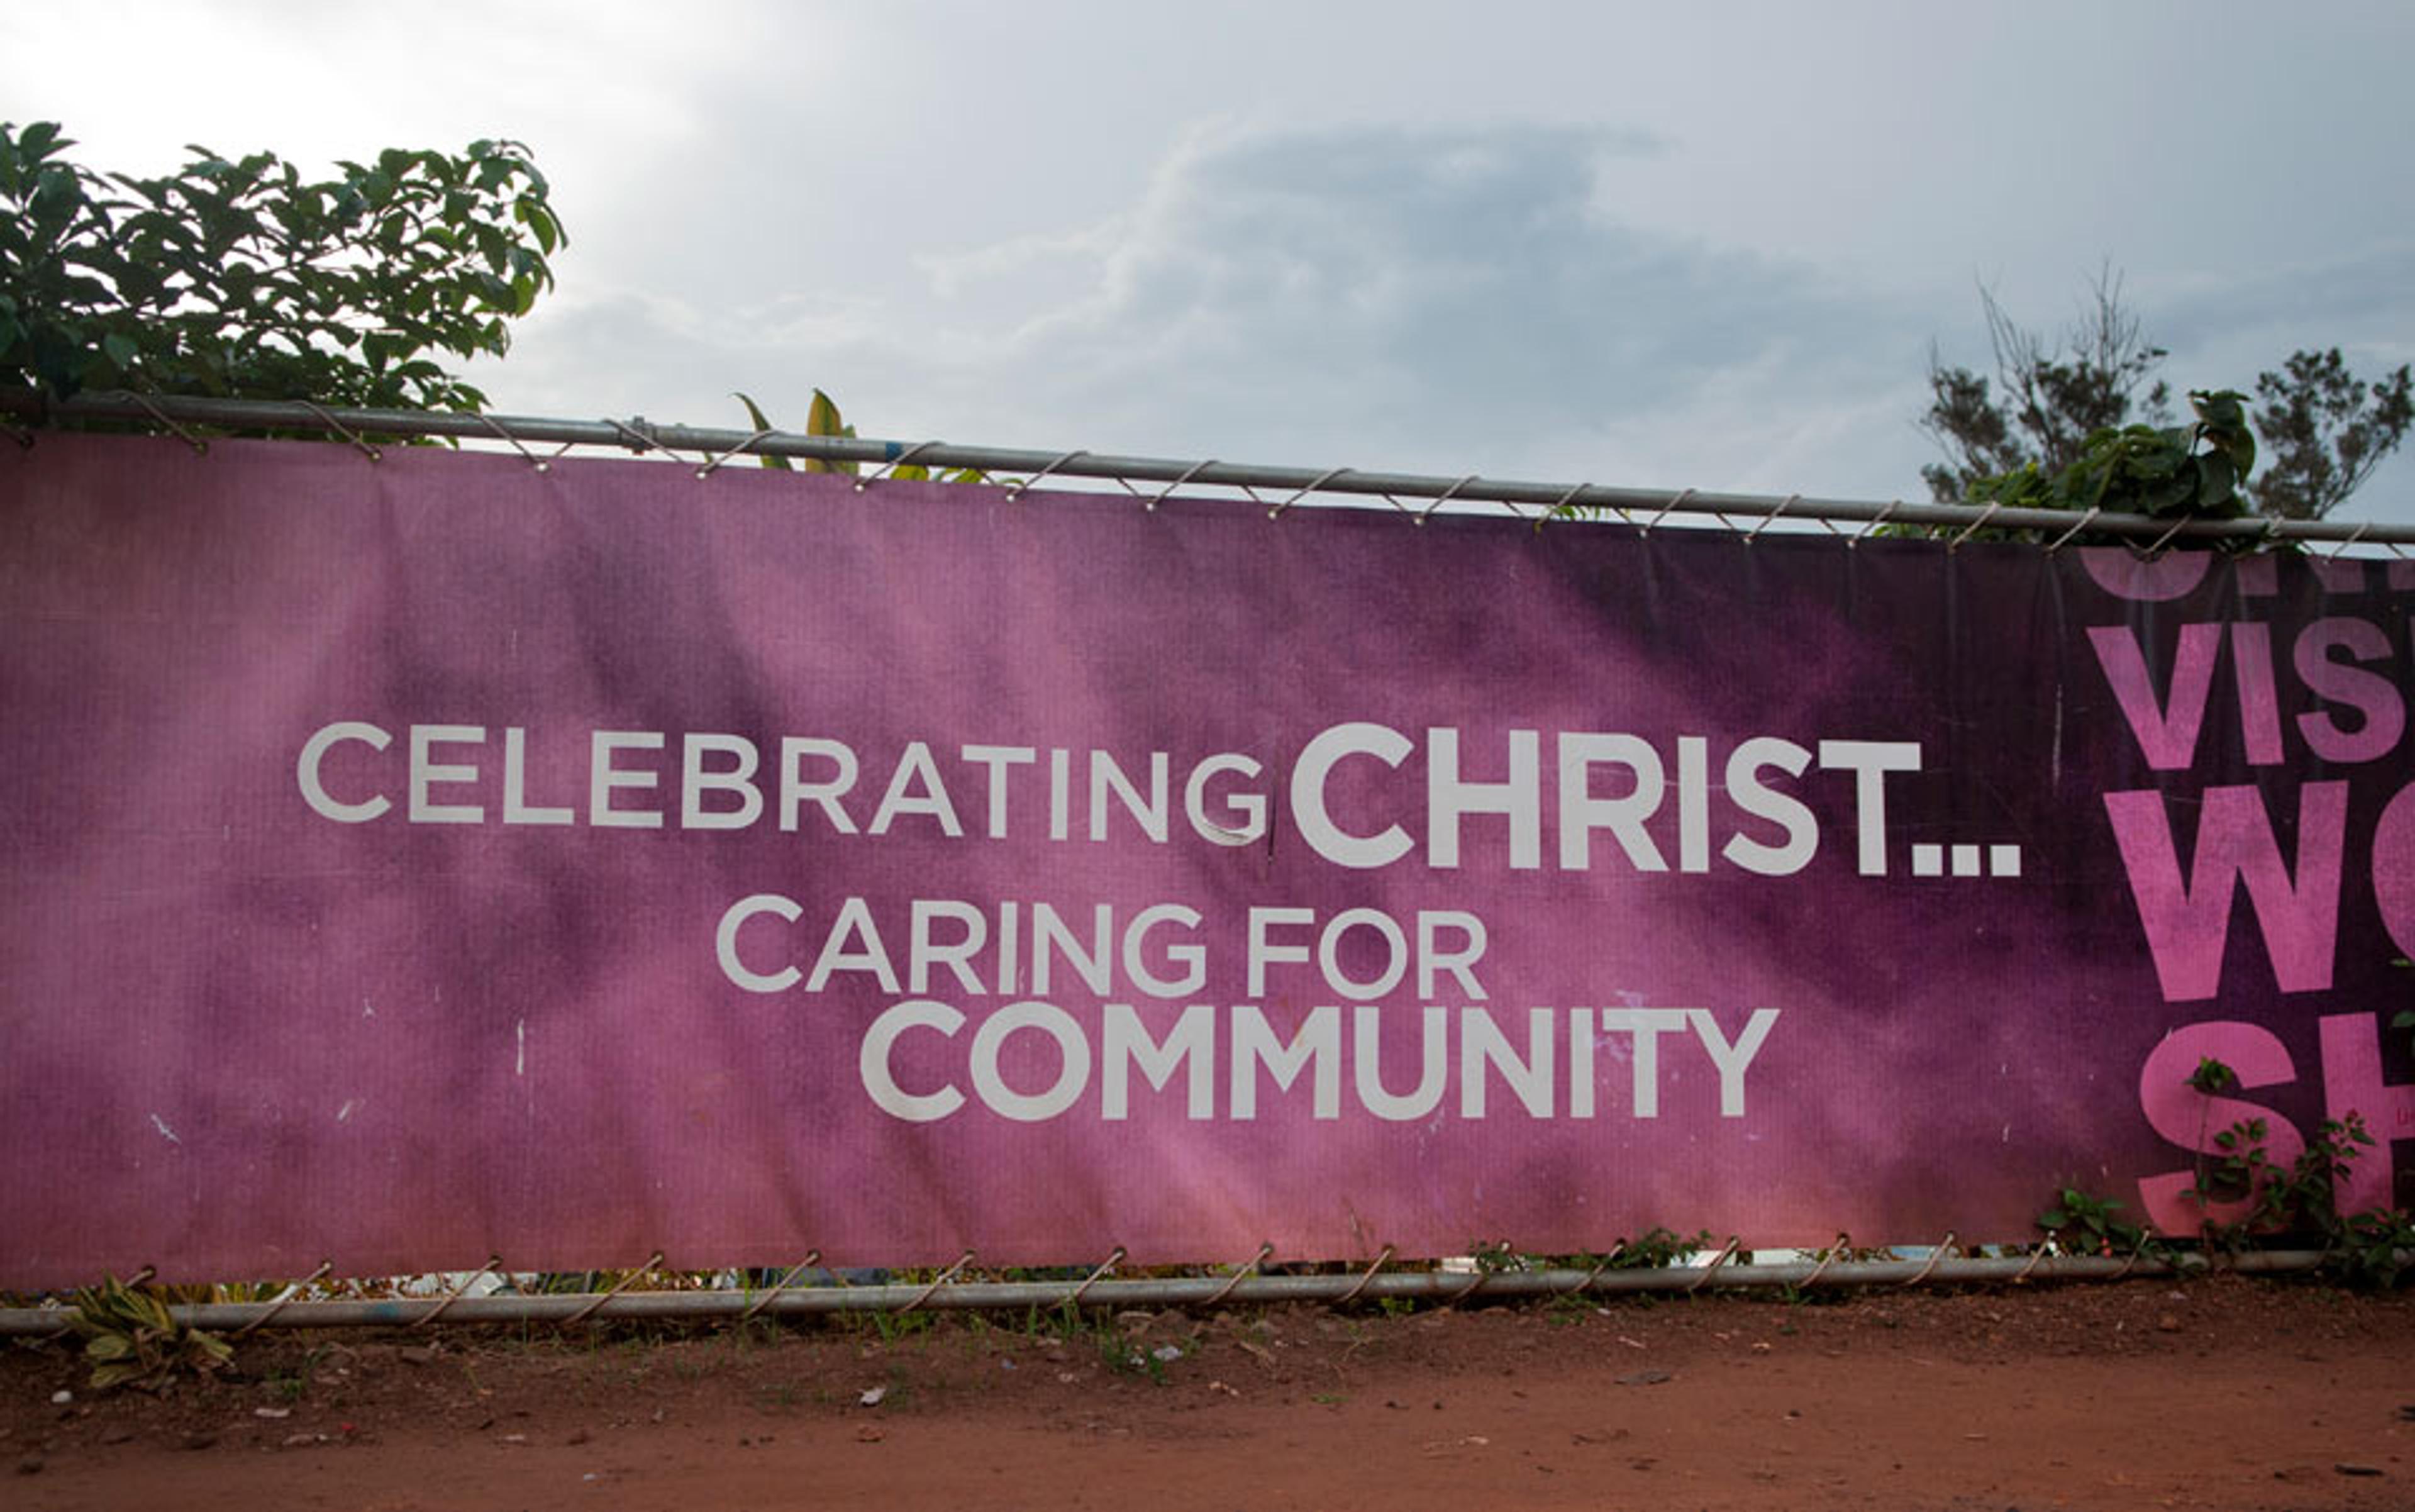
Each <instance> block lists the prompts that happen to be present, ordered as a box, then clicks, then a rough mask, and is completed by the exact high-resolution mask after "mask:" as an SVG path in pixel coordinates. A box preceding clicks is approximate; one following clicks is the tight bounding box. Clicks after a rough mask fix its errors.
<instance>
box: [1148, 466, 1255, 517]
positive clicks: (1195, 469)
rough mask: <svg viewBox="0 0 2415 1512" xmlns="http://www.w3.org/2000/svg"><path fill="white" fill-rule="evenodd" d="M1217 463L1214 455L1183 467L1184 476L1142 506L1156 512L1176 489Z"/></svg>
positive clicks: (1160, 490) (1245, 490) (1162, 489)
mask: <svg viewBox="0 0 2415 1512" xmlns="http://www.w3.org/2000/svg"><path fill="white" fill-rule="evenodd" d="M1215 465H1216V459H1215V458H1214V457H1209V458H1207V460H1206V461H1204V462H1193V463H1192V464H1191V465H1190V466H1189V467H1187V468H1185V469H1183V472H1182V476H1180V477H1178V478H1177V479H1175V480H1174V481H1173V482H1172V483H1169V484H1167V485H1166V486H1165V487H1162V488H1160V489H1159V490H1158V491H1157V494H1156V496H1155V497H1154V498H1152V499H1150V500H1148V501H1147V502H1145V503H1143V504H1142V505H1141V507H1142V508H1143V509H1146V510H1147V511H1148V512H1149V513H1151V514H1155V513H1156V512H1157V506H1158V505H1160V504H1162V503H1163V502H1166V500H1168V499H1170V498H1172V497H1173V496H1174V490H1175V489H1177V488H1179V487H1182V486H1183V485H1184V484H1186V483H1189V482H1190V481H1191V480H1192V479H1193V478H1195V477H1197V476H1198V475H1199V474H1200V473H1202V472H1207V470H1208V469H1209V468H1211V467H1214V466H1215ZM1241 491H1242V492H1243V493H1249V490H1248V489H1247V488H1244V489H1242V490H1241ZM1250 497H1251V498H1252V499H1254V498H1256V497H1257V496H1256V495H1255V494H1251V495H1250Z"/></svg>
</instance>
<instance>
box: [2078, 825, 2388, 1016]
mask: <svg viewBox="0 0 2415 1512" xmlns="http://www.w3.org/2000/svg"><path fill="white" fill-rule="evenodd" d="M2105 811H2106V813H2107V814H2108V815H2109V816H2111V818H2112V820H2113V837H2114V839H2115V840H2116V841H2118V842H2119V843H2120V845H2121V847H2122V865H2123V868H2124V869H2125V870H2126V871H2127V872H2128V873H2129V875H2130V896H2131V898H2132V900H2133V901H2135V902H2136V903H2137V904H2138V922H2139V923H2140V924H2142V925H2144V926H2145V928H2146V932H2147V944H2148V947H2149V948H2150V949H2152V950H2153V951H2154V955H2155V975H2156V977H2157V978H2158V979H2159V980H2160V981H2162V983H2163V990H2164V1000H2165V1001H2166V1002H2168V1003H2179V1002H2187V1001H2191V1000H2193V999H2197V998H2202V997H2212V996H2213V994H2214V989H2215V987H2216V986H2217V985H2219V983H2220V982H2221V981H2222V952H2223V947H2224V945H2225V944H2226V943H2227V942H2228V937H2229V933H2230V904H2231V899H2232V898H2233V897H2234V896H2235V895H2236V894H2237V892H2238V885H2239V883H2240V882H2241V881H2242V880H2244V881H2245V882H2246V884H2247V898H2248V901H2249V902H2250V903H2251V904H2253V905H2254V906H2255V910H2256V923H2257V927H2258V929H2260V930H2261V931H2262V932H2263V936H2264V950H2265V952H2266V954H2267V955H2269V956H2270V957H2271V959H2272V962H2273V977H2274V979H2275V980H2276V981H2279V982H2280V984H2281V990H2282V991H2283V992H2291V993H2302V992H2319V991H2321V990H2322V989H2324V988H2326V987H2329V986H2330V985H2331V984H2332V956H2333V944H2334V942H2335V940H2336V939H2337V936H2338V934H2339V891H2340V856H2341V851H2342V848H2343V843H2344V841H2345V839H2346V836H2347V831H2348V784H2346V783H2344V782H2317V783H2308V784H2306V785H2305V786H2304V787H2303V789H2302V790H2301V791H2300V793H2299V795H2298V865H2297V880H2296V881H2295V882H2294V883H2293V882H2291V880H2290V877H2289V871H2288V868H2287V867H2286V866H2285V865H2284V864H2283V863H2282V861H2281V846H2280V844H2279V842H2277V841H2276V840H2274V839H2273V823H2272V820H2271V819H2270V818H2269V817H2268V816H2266V815H2265V812H2264V798H2263V795H2262V794H2261V793H2259V792H2258V790H2257V789H2256V788H2255V787H2254V786H2250V785H2242V786H2230V787H2209V788H2207V789H2206V790H2205V800H2204V805H2203V808H2202V811H2201V812H2200V814H2199V816H2198V824H2197V855H2196V857H2195V859H2194V861H2193V862H2192V864H2191V865H2190V867H2189V876H2188V880H2187V881H2186V882H2183V881H2182V880H2181V866H2180V857H2179V854H2178V853H2177V851H2176V850H2175V849H2174V847H2173V845H2172V827H2171V818H2170V816H2169V815H2168V813H2167V812H2166V810H2165V807H2164V795H2163V794H2161V793H2159V792H2156V791H2154V790H2153V789H2147V790H2144V791H2139V792H2129V793H2108V794H2106V795H2105Z"/></svg>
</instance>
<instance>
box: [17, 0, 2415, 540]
mask: <svg viewBox="0 0 2415 1512" xmlns="http://www.w3.org/2000/svg"><path fill="white" fill-rule="evenodd" d="M1682 8H1683V10H1684V13H1683V14H1680V13H1679V11H1680V9H1681V7H1675V6H1672V5H1668V4H1665V3H1664V4H1656V5H1651V6H1643V5H1627V4H1612V3H1602V4H1593V5H1583V4H1575V3H1565V0H1564V3H1561V4H1529V3H1525V0H1488V3H1486V4H1481V5H1470V4H1466V3H1464V0H1455V3H1452V4H1447V5H1446V4H1427V3H1424V0H1384V3H1380V4H1378V3H1372V0H1355V3H1334V4H1316V3H1313V0H1293V3H1290V4H1284V5H1274V4H1259V3H1256V0H1224V3H1222V4H1218V5H1212V6H1187V7H1178V8H1177V7H1162V6H1153V5H1148V4H1145V3H1142V0H1120V3H1118V0H1020V3H1013V4H1007V3H990V4H973V3H941V0H881V3H877V4H860V5H822V4H772V3H749V0H687V3H685V4H679V5H666V4H661V3H659V0H655V3H622V0H576V3H571V0H554V3H517V0H485V3H481V4H476V5H464V4H452V3H449V0H422V3H418V4H414V5H411V6H408V7H401V6H392V5H382V6H346V5H340V4H334V3H329V0H183V3H175V4H112V3H110V0H85V3H83V4H82V5H79V6H76V7H64V6H31V5H21V6H13V7H8V8H7V9H6V10H0V118H6V119H12V120H15V121H18V122H20V123H22V122H24V121H28V120H35V119H57V120H60V121H62V122H64V123H65V125H66V126H67V130H68V134H69V135H71V136H73V137H75V138H76V139H77V140H78V141H79V142H81V143H82V147H81V148H80V149H79V151H78V154H77V156H78V157H80V158H82V160H83V161H85V162H86V163H87V164H90V165H93V166H98V167H108V168H125V169H132V170H139V171H146V172H157V171H161V170H164V169H166V168H168V167H170V166H172V165H173V163H174V162H175V161H176V160H177V159H178V158H179V157H180V156H181V153H180V149H181V147H182V144H184V143H186V142H203V143H205V144H207V145H209V146H211V147H213V148H215V149H218V150H219V151H223V152H229V153H233V152H237V151H246V150H251V149H256V148H261V147H267V148H273V149H275V150H277V151H278V152H280V153H282V154H283V155H285V156H287V157H292V158H294V159H296V160H298V161H299V162H301V163H302V164H303V165H304V167H305V168H306V169H307V170H310V171H323V170H324V169H325V168H326V166H327V165H328V164H329V162H331V160H332V159H334V158H337V157H366V156H368V155H369V154H371V153H374V152H375V151H376V150H377V149H378V148H380V147H382V146H388V145H409V146H442V147H446V148H450V149H454V150H458V148H459V147H460V146H461V145H462V144H464V143H466V142H468V141H470V140H471V139H473V138H474V137H478V136H508V137H514V138H517V139H519V140H521V141H524V142H528V143H529V144H530V145H531V146H532V148H533V149H534V151H535V153H536V156H537V158H538V161H539V163H540V164H541V165H542V166H543V168H544V169H545V171H546V172H547V175H548V176H549V177H550V178H551V180H552V182H553V185H554V197H555V203H556V205H557V207H558V208H559V209H560V211H561V212H562V217H563V218H564V220H565V221H566V223H567V225H568V227H569V230H570V232H571V235H572V238H573V240H572V245H571V247H569V249H568V250H567V251H566V252H564V253H563V255H562V257H561V259H560V260H559V262H558V266H557V272H558V276H559V277H560V280H561V287H560V289H559V291H558V292H557V293H556V294H554V295H553V296H551V297H550V298H549V299H548V300H547V302H546V303H545V304H543V305H541V306H540V307H539V308H538V310H537V312H536V313H535V314H534V315H532V317H530V318H529V319H528V320H527V321H526V322H522V324H521V326H520V328H519V335H518V337H517V346H516V347H515V349H514V351H513V352H512V355H511V356H510V358H509V359H508V360H507V361H505V362H504V363H503V364H502V365H500V366H499V367H494V368H492V369H490V370H487V371H484V372H482V373H481V374H480V375H479V376H480V381H481V382H483V383H484V384H485V386H486V387H487V388H488V393H489V395H490V396H491V397H492V399H493V401H494V404H495V407H496V408H497V409H498V410H500V411H503V412H515V413H543V414H562V415H570V416H577V417H587V418H592V417H597V416H603V415H615V416H626V415H630V414H635V413H643V414H645V415H647V416H649V417H651V418H652V419H655V420H664V421H667V420H679V421H687V422H691V423H696V424H707V425H727V426H739V425H742V424H743V423H744V416H743V412H742V410H741V409H740V407H739V406H738V404H737V402H736V401H735V400H734V399H732V398H731V397H729V396H730V392H731V391H732V390H736V389H743V390H745V391H747V392H748V393H750V394H752V395H754V396H755V397H757V399H758V400H759V401H761V403H762V404H763V406H764V408H765V409H766V410H767V411H768V412H770V414H771V415H772V418H773V419H774V420H775V421H779V422H783V423H786V424H788V425H791V426H797V425H802V421H803V416H804V413H805V409H806V405H807V401H808V400H809V398H810V397H811V395H812V391H813V389H814V388H815V387H816V386H817V385H818V386H820V387H823V388H825V389H827V390H829V391H830V392H831V393H832V396H833V397H836V398H837V399H838V400H839V402H840V403H841V404H842V406H844V407H845V409H846V411H847V416H848V418H849V419H851V420H853V421H855V422H856V423H857V424H858V425H859V426H860V427H862V432H863V433H864V434H865V435H868V436H888V437H894V438H900V439H906V440H916V439H923V438H929V437H944V438H946V439H947V440H950V441H953V442H986V443H995V444H999V445H1009V446H1027V447H1035V448H1057V449H1068V450H1070V449H1072V448H1075V447H1081V448H1086V449H1089V450H1093V451H1100V452H1122V453H1145V454H1151V455H1161V456H1170V457H1211V456H1212V457H1222V458H1226V459H1230V460H1248V461H1263V462H1282V463H1295V464H1299V465H1303V466H1318V467H1328V466H1343V465H1347V466H1352V467H1357V468H1366V469H1387V470H1408V471H1423V472H1442V473H1450V474H1454V475H1455V474H1458V473H1463V472H1485V473H1489V474H1494V475H1507V476H1517V477H1523V478H1533V479H1543V480H1562V479H1565V480H1569V481H1574V480H1577V479H1580V478H1583V479H1586V480H1590V481H1593V482H1598V483H1613V484H1622V485H1631V486H1636V487H1671V488H1675V487H1697V488H1703V489H1742V490H1748V491H1755V492H1767V493H1781V494H1782V493H1792V492H1802V493H1807V494H1816V495H1829V496H1843V497H1858V498H1871V499H1885V498H1892V497H1896V496H1898V495H1901V496H1906V497H1922V496H1924V495H1923V493H1922V484H1921V481H1920V478H1919V472H1918V470H1919V467H1920V465H1921V464H1922V463H1923V462H1924V461H1928V460H1930V459H1931V458H1932V456H1933V453H1932V451H1931V449H1930V446H1929V443H1928V441H1927V440H1926V438H1924V437H1923V436H1922V435H1921V434H1920V433H1919V432H1918V431H1916V430H1915V429H1914V428H1913V419H1914V417H1915V416H1916V414H1917V413H1918V412H1919V411H1920V410H1921V408H1922V407H1923V403H1924V396H1925V384H1924V373H1925V369H1926V364H1927V360H1928V351H1929V346H1930V343H1931V342H1932V341H1934V342H1935V343H1937V345H1938V347H1939V348H1940V349H1941V350H1942V352H1943V354H1944V355H1945V357H1946V358H1947V360H1949V361H1958V362H1962V363H1966V364H1972V365H1977V364H1982V363H1984V362H1985V361H1986V360H1987V357H1988V349H1987V343H1986V334H1985V328H1984V326H1983V324H1982V322H1981V318H1980V309H1979V301H1978V297H1977V293H1976V291H1977V289H1978V288H1979V287H1980V286H1981V285H1985V286H1987V287H1988V288H1990V289H1993V290H1994V291H1995V292H1996V293H1997V295H1998V296H1999V298H2000V299H2001V300H2002V301H2003V303H2004V305H2005V306H2006V307H2007V308H2008V309H2010V310H2011V311H2012V312H2013V313H2014V314H2015V315H2016V316H2017V317H2018V318H2020V319H2022V320H2024V321H2026V322H2031V323H2033V324H2037V325H2041V326H2045V327H2048V328H2058V327H2061V326H2063V325H2064V324H2066V323H2068V322H2070V321H2071V320H2072V319H2074V318H2075V317H2076V315H2077V314H2078V308H2079V306H2080V304H2081V303H2082V301H2083V300H2084V299H2085V297H2086V295H2087V291H2088V285H2089V280H2090V278H2091V277H2093V275H2094V274H2095V273H2096V271H2097V270H2098V269H2099V268H2100V267H2101V266H2104V265H2108V264H2109V265H2111V266H2113V267H2116V268H2118V269H2120V270H2121V271H2122V273H2123V277H2124V278H2125V288H2126V292H2127V294H2128V297H2129V299H2130V301H2131V303H2132V304H2133V305H2134V306H2135V307H2136V309H2137V310H2138V313H2139V314H2140V316H2141V317H2142V318H2143V319H2144V321H2145V322H2146V326H2147V329H2148V331H2149V333H2150V335H2152V336H2153V337H2154V338H2155V339H2157V340H2158V341H2159V342H2160V343H2161V344H2163V345H2165V346H2168V348H2170V350H2171V353H2172V356H2171V360H2170V364H2169V368H2168V373H2169V376H2170V377H2171V378H2172V380H2173V381H2174V383H2175V386H2176V387H2181V388H2185V387H2191V386H2225V385H2228V386H2235V387H2239V388H2243V389H2252V388H2253V386H2254V382H2255V378H2256V374H2257V372H2258V370H2259V369H2260V368H2266V367H2278V366H2279V364H2280V362H2281V360H2282V359H2283V358H2284V357H2285V356H2286V355H2287V354H2288V352H2290V351H2291V350H2293V349H2295V348H2299V347H2328V346H2333V345H2336V346H2339V347H2341V348H2343V349H2345V351H2346V352H2347V353H2348V357H2349V360H2350V364H2351V366H2352V367H2356V368H2357V369H2358V370H2359V371H2361V372H2363V373H2365V374H2366V375H2367V376H2378V374H2380V373H2381V372H2383V371H2385V370H2387V369H2389V368H2393V367H2396V366H2397V365H2399V364H2401V363H2405V362H2408V361H2410V360H2415V200H2410V198H2409V196H2408V191H2407V188H2406V179H2407V170H2406V168H2405V163H2404V159H2405V157H2406V154H2407V152H2408V143H2409V142H2410V141H2415V108H2410V107H2409V105H2408V99H2409V98H2410V92H2409V91H2408V89H2407V87H2406V84H2405V79H2404V74H2405V72H2406V69H2407V68H2408V65H2409V63H2410V61H2415V6H2408V5H2407V4H2405V3H2404V0H2384V3H2373V4H2354V5H2350V4H2338V5H2309V6H2306V7H2299V8H2297V9H2294V10H2290V11H2287V12H2285V11H2283V10H2280V9H2275V8H2274V7H2269V6H2257V7H2250V6H2247V5H2243V4H2233V3H2208V0H2197V3H2194V4H2189V5H2185V6H2183V5H2177V4H2175V5H2127V6H2123V5H2113V4H2108V3H2105V0H2096V3H2091V4H2071V5H2064V4H2049V3H2039V0H2023V3H2020V4H1960V5H1952V6H1945V5H1934V4H1917V5H1915V4H1891V5H1880V4H1818V5H1813V4H1800V3H1788V4H1759V5H1716V4H1703V5H1699V6H1693V7H1682ZM95 37H106V38H107V39H108V44H107V46H106V48H105V49H97V48H96V47H95V45H94V38H95ZM2362 516H2370V517H2374V518H2378V519H2390V520H2397V521H2415V461H2410V460H2409V459H2408V458H2407V457H2400V458H2398V459H2396V460H2394V461H2393V463H2392V464H2390V465H2389V466H2388V467H2387V468H2385V469H2384V470H2383V472H2381V473H2379V474H2378V476H2377V477H2376V478H2375V479H2374V480H2373V482H2372V483H2370V484H2369V485H2367V487H2366V488H2365V490H2364V492H2363V494H2361V495H2359V496H2358V497H2357V498H2356V499H2355V500H2353V501H2351V502H2350V503H2349V504H2348V506H2347V508H2346V510H2345V511H2344V517H2362Z"/></svg>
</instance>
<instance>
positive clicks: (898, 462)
mask: <svg viewBox="0 0 2415 1512" xmlns="http://www.w3.org/2000/svg"><path fill="white" fill-rule="evenodd" d="M946 444H948V443H947V442H943V441H918V442H915V443H914V444H913V445H911V446H908V447H907V448H906V449H905V450H904V451H902V452H899V453H898V454H897V455H896V456H895V457H891V458H890V459H889V460H888V461H886V462H883V463H881V464H880V466H879V468H878V469H877V471H875V472H872V473H871V474H870V475H869V476H867V477H861V478H858V479H856V480H855V491H856V492H858V493H862V492H863V490H864V489H866V488H869V487H872V486H873V485H874V484H876V483H878V482H880V481H881V480H882V479H884V478H886V477H888V476H889V474H891V473H892V472H896V471H897V470H898V469H899V468H901V467H904V466H906V465H907V463H909V462H911V461H913V460H914V458H916V457H920V456H922V454H923V453H924V452H927V451H929V450H930V449H931V448H932V447H934V446H945V445H946Z"/></svg>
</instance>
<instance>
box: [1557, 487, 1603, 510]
mask: <svg viewBox="0 0 2415 1512" xmlns="http://www.w3.org/2000/svg"><path fill="white" fill-rule="evenodd" d="M1590 487H1593V485H1592V484H1590V483H1577V484H1571V485H1569V487H1568V492H1566V493H1564V494H1562V495H1560V496H1559V497H1558V498H1557V499H1554V500H1553V501H1552V507H1551V510H1550V513H1551V514H1553V515H1560V514H1564V513H1566V512H1567V511H1568V509H1570V508H1579V509H1582V508H1583V507H1585V506H1583V505H1582V504H1579V503H1577V495H1579V494H1581V493H1583V492H1584V491H1585V490H1586V489H1587V488H1590Z"/></svg>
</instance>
